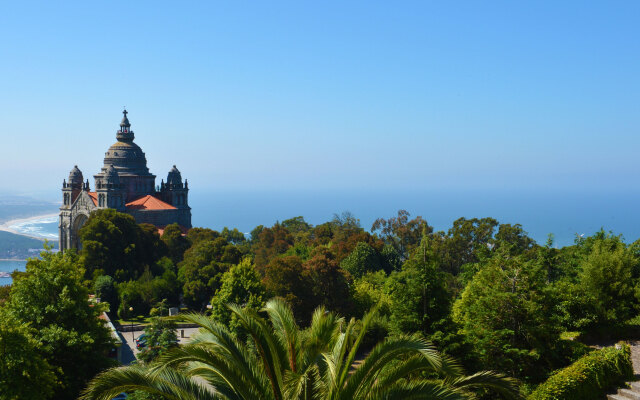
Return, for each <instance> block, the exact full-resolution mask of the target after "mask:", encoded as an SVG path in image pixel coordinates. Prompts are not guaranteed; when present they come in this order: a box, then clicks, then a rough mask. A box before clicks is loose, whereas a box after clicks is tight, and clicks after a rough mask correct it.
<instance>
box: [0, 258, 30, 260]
mask: <svg viewBox="0 0 640 400" xmlns="http://www.w3.org/2000/svg"><path fill="white" fill-rule="evenodd" d="M0 261H29V260H27V259H26V258H25V259H22V258H0Z"/></svg>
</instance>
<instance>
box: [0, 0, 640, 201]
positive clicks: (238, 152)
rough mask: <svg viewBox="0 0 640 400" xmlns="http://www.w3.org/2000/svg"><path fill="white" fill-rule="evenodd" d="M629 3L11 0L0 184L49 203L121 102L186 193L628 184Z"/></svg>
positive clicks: (639, 6)
mask: <svg viewBox="0 0 640 400" xmlns="http://www.w3.org/2000/svg"><path fill="white" fill-rule="evenodd" d="M639 17H640V3H639V2H637V1H616V2H604V1H603V2H595V1H590V2H583V1H580V2H579V1H564V2H557V1H553V2H552V1H531V2H513V1H488V2H479V1H468V2H465V1H448V2H427V1H416V2H411V1H407V2H372V1H366V2H364V1H363V2H344V1H336V2H315V3H312V2H299V1H297V2H294V1H291V2H278V1H271V2H261V3H259V4H256V3H241V2H204V1H203V2H161V1H153V2H151V1H135V2H131V1H129V2H116V1H109V2H87V1H85V2H65V3H63V4H56V2H29V1H19V2H17V1H15V2H8V3H5V4H3V5H2V7H1V9H0V50H1V52H0V54H2V57H1V59H2V62H0V77H1V78H0V121H2V124H1V125H0V132H1V133H2V138H3V139H4V140H3V146H2V153H1V154H0V168H2V171H3V173H2V174H1V175H0V176H1V178H0V184H1V185H2V188H5V189H7V188H11V190H14V191H18V192H21V193H29V192H34V193H35V192H47V193H52V194H53V196H52V197H53V198H56V196H57V195H58V194H59V193H58V189H59V186H60V184H61V181H62V179H63V178H64V177H66V176H67V174H68V172H69V170H70V169H71V168H72V167H73V165H74V164H78V166H79V167H80V168H81V169H82V171H83V172H84V174H85V176H91V175H93V174H94V173H96V172H98V170H99V168H100V166H101V163H102V157H103V156H104V152H105V151H106V149H107V148H108V147H109V145H111V144H112V143H113V142H114V141H115V130H116V129H117V127H118V123H119V121H120V118H121V114H120V112H121V110H122V106H124V105H126V106H127V108H128V110H129V111H130V114H129V117H130V120H131V123H132V128H133V130H134V131H135V132H136V142H137V143H138V144H139V145H140V146H141V147H142V148H143V150H144V151H145V152H146V154H147V159H148V161H149V166H150V168H151V170H152V172H154V173H155V174H157V175H158V177H159V178H158V179H160V177H165V178H166V173H167V172H168V170H169V169H170V168H171V166H172V165H173V164H177V165H178V168H179V169H180V170H181V171H182V172H183V175H184V176H186V177H187V178H189V181H190V184H191V187H192V188H194V187H197V188H202V189H206V190H217V189H220V190H253V189H259V190H266V189H269V190H280V189H282V190H309V189H321V190H345V189H347V188H349V189H350V190H351V189H353V190H380V189H382V190H394V189H403V190H404V189H407V188H413V189H415V188H417V189H424V190H426V189H429V190H432V189H434V188H435V189H442V190H461V189H464V188H474V187H483V188H496V189H501V188H507V189H514V190H515V189H517V190H532V191H548V192H553V191H561V190H567V189H576V190H583V189H587V190H596V191H598V190H612V189H615V190H618V191H624V190H627V189H629V188H632V187H634V186H635V182H637V181H638V176H639V175H640V167H639V166H638V164H639V163H638V157H637V153H638V149H639V145H640V139H639V136H640V135H638V130H639V129H638V127H639V126H640V124H639V122H640V121H639V118H638V115H639V114H638V109H639V106H640V74H639V73H638V71H640V68H639V67H640V40H639V39H640V34H639V33H640V28H639V25H638V23H637V21H638V18H639ZM91 184H92V185H93V182H91ZM34 188H37V189H34ZM336 211H339V210H336Z"/></svg>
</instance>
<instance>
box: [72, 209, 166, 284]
mask: <svg viewBox="0 0 640 400" xmlns="http://www.w3.org/2000/svg"><path fill="white" fill-rule="evenodd" d="M80 238H81V240H82V250H81V252H80V255H81V258H82V263H83V265H84V266H85V268H86V271H87V276H88V277H89V278H90V277H93V275H94V272H95V273H98V274H99V275H109V276H112V277H113V278H114V279H115V280H116V281H117V282H123V281H126V280H129V279H136V278H137V277H138V276H140V275H141V274H142V273H143V272H144V270H145V267H148V266H151V265H153V264H154V263H155V262H156V261H157V260H158V259H159V257H161V255H162V253H163V251H164V247H163V246H164V244H162V242H161V241H160V237H159V236H158V234H157V232H156V228H155V227H153V226H152V225H148V224H146V225H143V226H141V225H138V224H136V222H135V220H134V219H133V217H132V216H131V215H128V214H123V213H119V212H117V211H115V210H113V209H102V210H97V211H96V212H94V213H91V217H90V218H89V219H88V220H87V223H86V224H85V225H84V226H83V227H82V229H80Z"/></svg>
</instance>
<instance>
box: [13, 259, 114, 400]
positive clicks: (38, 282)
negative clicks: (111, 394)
mask: <svg viewBox="0 0 640 400" xmlns="http://www.w3.org/2000/svg"><path fill="white" fill-rule="evenodd" d="M41 256H42V259H40V260H39V259H31V260H29V262H28V263H27V266H26V273H25V274H22V275H21V276H19V277H17V278H16V280H15V281H14V282H13V285H12V288H11V299H10V300H9V301H8V302H7V304H6V305H5V306H4V307H5V308H6V311H7V312H9V313H10V314H11V316H12V317H13V318H14V319H15V320H17V321H20V323H21V324H24V325H29V326H30V327H31V328H33V332H34V339H35V340H37V341H38V343H39V351H40V352H41V354H42V357H43V359H44V360H45V361H47V362H48V363H49V364H50V365H51V366H52V367H53V368H54V370H55V372H56V377H57V380H58V381H59V383H60V384H59V386H58V387H56V388H55V396H54V397H55V398H61V399H71V398H75V397H76V396H77V395H78V392H79V391H80V389H81V388H82V387H84V385H85V383H86V382H87V381H88V380H89V379H90V378H91V377H93V376H94V375H95V374H96V373H98V372H99V371H101V370H102V369H104V368H105V367H107V366H109V365H111V360H109V359H108V358H107V357H106V354H107V353H108V351H109V350H110V349H111V348H112V346H113V342H112V339H111V336H110V332H109V330H108V328H107V327H106V326H105V324H104V323H103V321H102V320H101V319H99V315H100V313H101V310H100V307H95V306H94V305H93V304H90V303H89V292H88V290H87V289H86V288H85V287H84V286H83V285H82V277H83V275H84V270H83V269H82V265H81V263H80V262H79V261H78V257H77V256H76V255H75V254H74V253H73V252H71V251H70V252H65V253H64V254H61V253H57V254H53V253H50V252H43V253H41Z"/></svg>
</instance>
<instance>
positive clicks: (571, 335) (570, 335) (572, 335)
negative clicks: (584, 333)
mask: <svg viewBox="0 0 640 400" xmlns="http://www.w3.org/2000/svg"><path fill="white" fill-rule="evenodd" d="M578 336H580V332H562V333H561V334H560V339H561V340H575V339H576V338H577V337H578Z"/></svg>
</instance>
